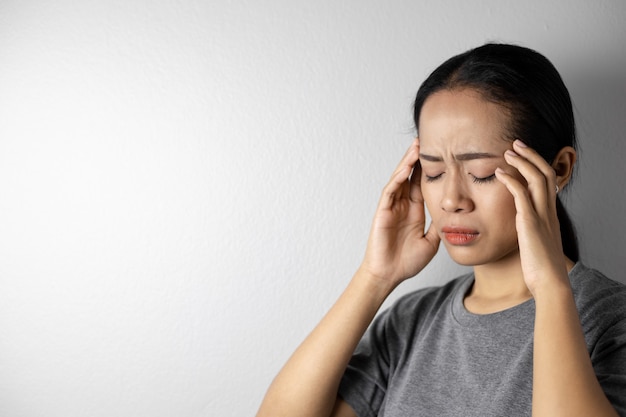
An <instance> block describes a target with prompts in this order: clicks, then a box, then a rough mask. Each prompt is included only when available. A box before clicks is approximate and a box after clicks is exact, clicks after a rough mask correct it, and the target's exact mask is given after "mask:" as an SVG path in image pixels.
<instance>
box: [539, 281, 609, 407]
mask: <svg viewBox="0 0 626 417" xmlns="http://www.w3.org/2000/svg"><path fill="white" fill-rule="evenodd" d="M563 278H567V274H565V276H564V277H563ZM564 284H565V285H554V286H553V287H551V288H537V291H536V295H535V304H536V308H537V311H536V317H535V339H534V354H533V362H534V363H533V374H534V377H533V417H541V416H551V417H558V416H568V417H576V416H597V417H602V416H607V417H609V416H611V417H618V415H617V412H616V411H615V409H614V408H613V406H612V405H611V403H610V402H609V400H608V399H607V397H606V395H605V394H604V392H603V391H602V387H601V386H600V383H599V382H598V379H597V378H596V375H595V372H594V370H593V366H592V364H591V359H590V358H589V353H588V352H587V345H586V344H585V339H584V336H583V331H582V328H581V325H580V319H579V317H578V311H577V309H576V305H575V304H574V297H573V295H572V291H571V288H570V287H569V282H568V281H565V282H564ZM546 287H547V286H546Z"/></svg>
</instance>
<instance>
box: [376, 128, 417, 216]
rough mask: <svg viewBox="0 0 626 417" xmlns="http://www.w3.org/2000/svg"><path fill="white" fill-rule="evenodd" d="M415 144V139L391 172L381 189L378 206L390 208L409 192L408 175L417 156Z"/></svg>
mask: <svg viewBox="0 0 626 417" xmlns="http://www.w3.org/2000/svg"><path fill="white" fill-rule="evenodd" d="M417 146H418V141H417V139H415V141H413V143H412V144H411V146H410V147H409V149H408V150H407V151H406V153H405V154H404V157H403V158H402V160H401V161H400V163H399V164H398V166H397V168H396V170H395V171H394V173H393V174H392V176H391V179H390V180H389V182H388V183H387V185H386V186H385V188H384V189H383V194H382V197H381V199H380V203H379V207H380V208H382V209H390V208H391V207H392V206H393V204H394V202H395V200H396V199H398V198H401V197H403V196H404V195H406V193H409V192H410V191H409V188H410V183H409V177H410V176H411V171H412V170H413V166H414V165H415V163H416V162H417V159H418V156H419V151H418V148H417Z"/></svg>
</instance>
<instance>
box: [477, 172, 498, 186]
mask: <svg viewBox="0 0 626 417" xmlns="http://www.w3.org/2000/svg"><path fill="white" fill-rule="evenodd" d="M495 179H496V174H495V173H493V174H491V175H489V176H488V177H483V178H478V177H474V176H473V175H472V182H473V183H474V184H486V183H488V182H492V181H493V180H495Z"/></svg>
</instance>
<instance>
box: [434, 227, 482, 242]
mask: <svg viewBox="0 0 626 417" xmlns="http://www.w3.org/2000/svg"><path fill="white" fill-rule="evenodd" d="M441 232H442V233H443V236H444V238H445V239H446V241H447V242H448V243H450V244H451V245H455V246H464V245H469V244H470V243H472V242H473V241H475V240H476V239H477V238H478V235H479V233H478V231H477V230H472V229H466V228H463V227H444V228H443V229H441Z"/></svg>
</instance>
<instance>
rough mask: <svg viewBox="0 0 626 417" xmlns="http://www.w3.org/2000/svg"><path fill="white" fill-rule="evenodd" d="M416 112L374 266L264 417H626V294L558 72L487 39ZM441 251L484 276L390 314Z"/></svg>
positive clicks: (419, 295) (417, 296)
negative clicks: (581, 238)
mask: <svg viewBox="0 0 626 417" xmlns="http://www.w3.org/2000/svg"><path fill="white" fill-rule="evenodd" d="M414 118H415V125H416V128H417V132H418V138H417V139H416V140H415V141H414V142H413V143H412V144H411V146H410V148H409V149H408V151H407V152H406V154H405V155H404V157H403V159H402V161H401V162H400V164H399V165H398V167H397V168H396V170H395V172H394V173H393V175H392V177H391V180H390V181H389V183H388V184H387V186H386V187H385V189H384V191H383V193H382V197H381V199H380V203H379V206H378V208H377V211H376V214H375V218H374V222H373V225H372V229H371V232H370V237H369V241H368V246H367V250H366V254H365V257H364V260H363V262H362V264H361V266H360V267H359V269H358V270H357V272H356V274H355V275H354V277H353V278H352V280H351V281H350V283H349V285H348V287H347V288H346V290H345V291H344V292H343V294H342V295H341V296H340V298H339V299H338V301H337V302H336V304H335V305H334V306H333V307H332V308H331V310H330V311H329V312H328V314H327V315H326V316H325V317H324V318H323V319H322V321H321V322H320V323H319V325H318V326H317V327H316V328H315V329H314V330H313V332H312V333H311V334H310V335H309V336H308V337H307V339H306V340H305V341H304V342H303V343H302V345H301V346H300V347H299V348H298V349H297V350H296V352H295V353H294V354H293V356H292V357H291V358H290V359H289V361H288V362H287V364H286V365H285V366H284V368H283V369H282V370H281V372H280V373H279V374H278V376H277V377H276V378H275V380H274V382H273V383H272V385H271V387H270V389H269V390H268V393H267V395H266V397H265V400H264V401H263V404H262V405H261V409H260V410H259V413H258V416H259V417H261V416H272V417H276V416H299V417H303V416H346V417H347V416H359V417H363V416H377V415H378V416H464V417H467V416H481V417H482V416H528V415H532V416H534V417H538V416H549V417H556V416H567V417H572V416H618V415H622V416H626V286H623V285H621V284H619V283H616V282H614V281H611V280H609V279H608V278H606V277H604V276H603V275H602V274H600V273H599V272H597V271H595V270H592V269H589V268H587V267H586V266H585V265H583V264H582V263H580V262H579V261H578V249H577V245H576V241H575V235H574V233H573V229H572V227H571V224H570V222H569V219H568V218H567V215H566V214H565V211H564V209H563V207H562V205H561V204H560V202H559V198H558V193H559V192H560V190H562V189H563V188H564V187H565V186H566V185H567V184H568V182H569V181H570V179H571V177H572V171H573V168H574V163H575V161H576V151H575V129H574V117H573V112H572V105H571V101H570V97H569V93H568V92H567V89H566V87H565V85H564V84H563V82H562V80H561V77H560V76H559V74H558V72H557V71H556V69H555V68H554V67H553V66H552V64H551V63H550V62H549V61H548V60H547V59H546V58H544V57H543V56H542V55H540V54H538V53H536V52H534V51H532V50H530V49H527V48H522V47H518V46H512V45H500V44H488V45H484V46H482V47H479V48H476V49H473V50H470V51H468V52H466V53H463V54H461V55H458V56H455V57H453V58H451V59H450V60H448V61H446V62H445V63H444V64H442V65H441V66H440V67H439V68H437V69H436V70H435V71H434V72H433V73H432V74H431V75H430V76H429V77H428V79H427V80H426V81H425V82H424V83H423V84H422V86H421V87H420V89H419V91H418V93H417V98H416V101H415V113H414ZM425 209H427V210H428V212H429V213H430V216H431V218H432V224H431V225H430V226H428V227H426V221H425ZM440 241H443V244H444V246H445V248H446V249H447V251H448V253H449V254H450V256H451V257H452V259H453V260H454V261H456V262H458V263H460V264H463V265H471V266H473V273H472V274H469V275H466V276H462V277H460V278H457V279H456V280H453V281H451V282H450V283H448V284H446V285H444V286H442V287H439V288H429V289H422V290H418V291H415V292H413V293H411V294H408V295H406V296H404V297H402V298H401V299H400V300H399V301H397V302H396V303H395V304H394V305H393V306H392V307H391V308H390V309H389V310H387V311H385V312H383V313H381V314H380V315H379V316H378V317H376V319H374V316H375V314H376V312H377V310H378V309H379V307H380V306H381V304H382V303H383V301H384V300H385V299H386V297H387V296H388V295H389V294H390V293H391V292H392V291H393V289H394V288H395V287H396V286H397V285H398V284H399V283H401V282H402V281H404V280H405V279H408V278H410V277H412V276H414V275H416V274H418V273H419V272H420V271H421V270H422V269H423V268H424V267H425V266H426V265H427V264H428V263H429V262H430V260H431V259H432V258H433V257H434V255H435V253H436V252H437V249H438V246H439V244H440ZM372 320H373V322H372ZM370 324H371V326H370ZM368 327H369V329H368Z"/></svg>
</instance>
